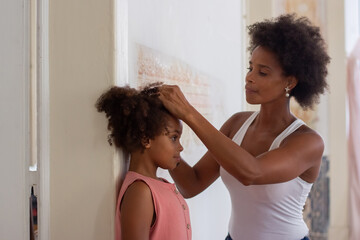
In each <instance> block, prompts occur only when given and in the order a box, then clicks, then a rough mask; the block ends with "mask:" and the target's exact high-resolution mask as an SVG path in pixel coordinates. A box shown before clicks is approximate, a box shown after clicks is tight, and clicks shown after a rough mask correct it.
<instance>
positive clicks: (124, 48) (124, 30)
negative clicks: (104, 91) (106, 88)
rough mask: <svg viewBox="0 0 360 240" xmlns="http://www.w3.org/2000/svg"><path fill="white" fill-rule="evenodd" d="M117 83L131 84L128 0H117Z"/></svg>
mask: <svg viewBox="0 0 360 240" xmlns="http://www.w3.org/2000/svg"><path fill="white" fill-rule="evenodd" d="M115 4H116V5H115V24H114V25H115V34H116V35H115V36H116V37H115V51H116V53H115V57H116V59H115V66H116V68H115V71H116V74H115V76H116V80H115V84H117V85H124V84H129V58H128V55H129V51H128V49H129V46H128V38H129V33H128V20H129V18H128V0H118V1H115Z"/></svg>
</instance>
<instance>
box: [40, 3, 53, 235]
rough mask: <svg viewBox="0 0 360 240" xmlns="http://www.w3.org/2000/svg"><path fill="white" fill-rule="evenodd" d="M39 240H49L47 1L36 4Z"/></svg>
mask: <svg viewBox="0 0 360 240" xmlns="http://www.w3.org/2000/svg"><path fill="white" fill-rule="evenodd" d="M38 8H39V9H38V14H39V25H40V27H39V36H38V39H39V50H38V51H39V52H38V57H39V59H38V60H39V62H38V64H39V65H38V66H39V76H38V79H39V84H38V96H39V105H38V107H39V109H38V111H39V113H38V119H39V128H38V129H39V143H38V146H39V155H38V156H39V162H38V171H39V179H40V186H39V199H38V209H39V211H38V226H39V240H50V127H49V122H50V109H49V91H50V90H49V0H39V2H38Z"/></svg>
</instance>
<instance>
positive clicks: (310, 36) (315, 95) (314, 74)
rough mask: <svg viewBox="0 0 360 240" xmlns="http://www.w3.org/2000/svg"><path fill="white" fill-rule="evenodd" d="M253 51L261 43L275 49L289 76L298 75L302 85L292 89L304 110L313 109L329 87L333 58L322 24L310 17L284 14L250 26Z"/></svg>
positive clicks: (250, 48) (293, 94) (285, 72)
mask: <svg viewBox="0 0 360 240" xmlns="http://www.w3.org/2000/svg"><path fill="white" fill-rule="evenodd" d="M248 33H249V36H250V46H249V48H248V50H249V51H250V52H251V53H252V52H253V51H254V49H255V48H256V47H258V46H262V47H265V48H268V49H269V50H271V51H272V52H274V53H275V54H276V55H277V57H278V61H279V62H280V64H281V66H282V68H283V70H284V74H285V75H286V76H294V77H296V78H297V80H298V84H297V85H296V87H295V88H294V89H293V90H292V91H291V93H290V94H291V96H294V97H295V99H296V101H297V102H298V103H299V104H300V106H301V107H302V108H304V109H307V108H312V106H313V104H314V103H317V102H318V100H319V95H320V94H323V93H324V91H325V89H326V88H327V87H328V85H327V83H326V76H327V73H328V71H327V64H328V63H329V62H330V57H329V56H328V54H327V52H326V46H325V42H324V40H323V38H322V37H321V34H320V30H319V28H318V27H316V26H313V25H311V23H310V21H309V20H308V19H307V18H306V17H300V18H296V15H295V14H286V15H281V16H279V17H277V18H275V19H270V20H265V21H263V22H258V23H255V24H252V25H250V26H248Z"/></svg>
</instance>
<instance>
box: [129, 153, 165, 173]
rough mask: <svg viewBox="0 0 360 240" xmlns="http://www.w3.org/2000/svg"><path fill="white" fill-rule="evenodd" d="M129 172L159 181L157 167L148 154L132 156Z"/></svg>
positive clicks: (133, 154) (134, 154)
mask: <svg viewBox="0 0 360 240" xmlns="http://www.w3.org/2000/svg"><path fill="white" fill-rule="evenodd" d="M129 171H133V172H137V173H139V174H141V175H144V176H146V177H151V178H154V179H158V178H157V176H156V171H157V167H156V166H155V165H154V164H153V162H152V161H151V160H150V159H149V158H148V157H147V155H146V154H143V153H141V152H136V153H132V154H131V156H130V165H129Z"/></svg>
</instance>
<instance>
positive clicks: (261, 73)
mask: <svg viewBox="0 0 360 240" xmlns="http://www.w3.org/2000/svg"><path fill="white" fill-rule="evenodd" d="M259 74H260V75H261V76H266V75H267V74H266V73H264V72H259Z"/></svg>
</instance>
